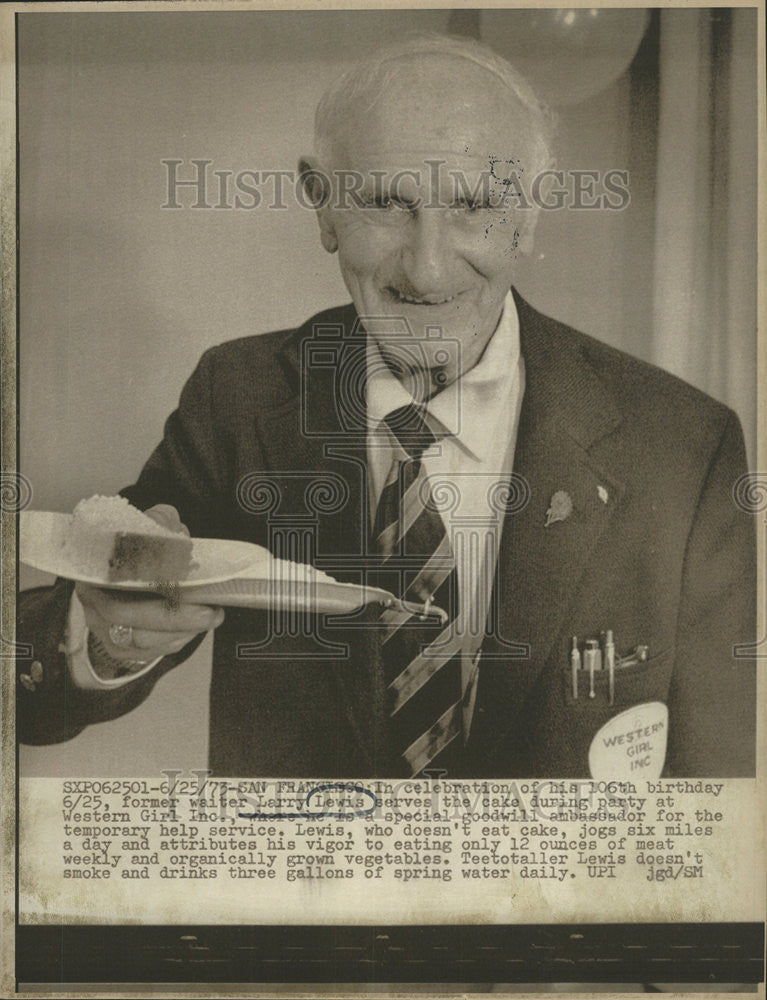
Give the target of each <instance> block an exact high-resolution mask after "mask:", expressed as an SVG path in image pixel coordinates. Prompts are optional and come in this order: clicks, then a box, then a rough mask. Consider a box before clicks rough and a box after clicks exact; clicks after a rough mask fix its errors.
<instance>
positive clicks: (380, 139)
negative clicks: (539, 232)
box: [331, 56, 537, 172]
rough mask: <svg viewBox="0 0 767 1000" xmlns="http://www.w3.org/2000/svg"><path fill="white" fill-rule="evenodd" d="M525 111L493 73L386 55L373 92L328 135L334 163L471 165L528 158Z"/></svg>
mask: <svg viewBox="0 0 767 1000" xmlns="http://www.w3.org/2000/svg"><path fill="white" fill-rule="evenodd" d="M536 139H537V136H536V134H535V129H534V125H533V122H532V120H531V115H530V113H529V111H528V110H527V109H526V108H525V107H524V106H523V105H522V104H521V102H520V101H519V99H518V98H517V97H516V95H515V94H514V93H513V92H512V91H511V89H510V88H509V87H508V86H507V85H506V84H505V83H504V81H502V80H501V79H500V78H499V77H498V76H497V75H496V74H495V73H493V72H491V71H490V70H488V69H486V68H485V67H483V66H479V65H477V64H475V63H473V62H472V61H471V60H469V59H462V58H458V57H450V58H447V57H443V56H428V57H425V58H421V59H420V60H418V61H417V62H416V61H413V59H412V58H409V59H405V58H402V59H397V60H392V61H391V62H390V63H389V64H388V66H387V71H386V72H385V73H384V74H382V80H381V86H380V89H379V92H377V93H375V94H368V95H364V96H362V97H361V98H360V99H359V100H358V101H357V103H356V104H355V106H353V107H352V108H351V109H350V113H349V114H348V115H347V116H345V118H344V121H343V122H340V123H337V125H336V129H335V134H334V135H333V136H332V143H331V146H332V150H333V154H332V155H333V160H334V163H333V166H335V167H339V168H342V169H348V170H359V171H362V172H365V171H371V170H376V169H390V168H392V167H399V168H403V169H406V168H411V169H417V168H419V167H422V166H423V165H424V163H425V162H426V161H428V160H433V159H435V158H441V159H444V160H445V161H446V162H447V163H448V164H449V165H450V166H453V167H455V168H457V169H466V170H471V171H477V170H480V171H481V170H488V169H490V168H491V167H492V165H493V164H509V163H514V164H517V165H521V166H522V167H524V164H525V162H528V163H530V162H531V160H532V153H533V149H534V146H535V141H536Z"/></svg>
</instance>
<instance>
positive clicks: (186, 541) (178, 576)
mask: <svg viewBox="0 0 767 1000" xmlns="http://www.w3.org/2000/svg"><path fill="white" fill-rule="evenodd" d="M64 547H65V549H66V552H67V556H68V558H69V559H71V561H72V562H73V563H74V564H75V566H76V567H77V568H78V570H80V571H81V572H82V573H83V574H84V575H85V576H89V577H93V578H97V579H104V580H114V581H120V580H147V581H151V582H156V583H160V582H170V581H177V580H185V579H186V577H187V576H188V574H189V570H190V569H191V567H192V539H191V538H189V537H188V536H186V535H182V534H178V533H177V532H174V531H169V530H168V529H167V528H164V527H162V525H160V524H158V523H157V522H156V521H153V520H152V518H151V517H147V516H146V514H142V513H141V511H140V510H138V509H137V508H136V507H133V506H131V504H130V503H128V501H127V500H126V499H125V498H124V497H104V496H92V497H90V498H89V499H87V500H81V501H80V503H78V504H77V506H76V507H75V509H74V513H73V514H72V521H71V524H70V528H69V533H68V536H67V539H66V541H65V543H64Z"/></svg>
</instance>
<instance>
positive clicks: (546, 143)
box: [314, 33, 554, 173]
mask: <svg viewBox="0 0 767 1000" xmlns="http://www.w3.org/2000/svg"><path fill="white" fill-rule="evenodd" d="M433 55H436V56H448V57H452V58H453V59H464V60H468V61H469V62H472V63H474V64H475V65H477V66H480V67H482V69H485V70H487V71H488V72H489V73H491V74H492V75H493V76H495V77H496V79H498V80H499V81H500V82H501V84H502V85H503V86H504V87H505V88H506V89H507V90H508V91H509V94H510V96H511V98H512V100H513V101H514V102H515V103H516V104H517V105H518V106H519V108H520V110H521V112H522V114H523V115H524V117H525V119H526V123H527V125H528V127H529V132H530V139H529V141H530V146H531V148H530V150H529V152H530V161H529V163H528V164H526V168H527V169H528V170H529V171H530V172H531V173H535V172H536V171H540V170H543V169H545V168H546V167H548V166H550V164H551V149H550V143H551V136H552V133H553V128H554V117H553V115H552V113H551V112H550V111H549V109H548V108H547V107H546V106H545V105H544V104H543V103H542V102H541V101H539V100H538V98H537V97H536V95H535V92H534V91H533V89H532V87H531V86H530V85H529V84H528V82H527V81H526V80H525V79H524V77H523V76H522V75H521V74H520V73H519V72H518V71H517V70H516V69H515V68H514V67H513V66H512V65H511V63H509V62H507V61H506V59H504V58H503V57H502V56H499V55H498V54H497V53H495V52H493V50H492V49H490V48H488V47H487V46H486V45H483V44H482V43H481V42H477V41H474V39H470V38H459V37H457V36H449V35H439V34H434V33H429V34H419V35H411V36H408V37H407V38H405V39H403V40H401V41H398V42H395V43H393V44H391V45H387V46H385V47H384V48H382V49H379V50H378V51H377V52H374V53H373V54H372V55H370V56H367V57H366V58H364V59H363V60H361V61H360V62H359V63H357V64H356V65H354V66H353V67H352V68H351V69H349V70H347V71H346V72H345V73H344V74H342V75H341V76H340V77H338V78H337V79H336V80H334V81H333V83H331V85H330V86H329V87H328V89H327V90H326V91H325V93H324V94H323V95H322V97H321V98H320V102H319V104H318V105H317V110H316V112H315V117H314V148H315V153H316V154H317V156H318V157H319V158H320V159H321V160H322V161H323V162H324V164H325V165H326V166H329V165H330V160H331V156H332V146H333V140H334V138H336V137H337V136H338V134H339V132H340V131H341V128H342V126H343V123H344V121H345V119H346V118H347V116H348V114H349V113H350V111H352V109H354V110H356V111H359V109H360V107H361V108H362V109H363V111H369V110H370V109H372V108H373V107H374V106H375V104H376V102H377V101H378V100H380V99H381V98H382V97H384V96H385V94H386V91H387V90H388V87H389V85H390V84H391V83H392V82H393V81H394V79H395V78H396V76H397V73H398V67H397V65H396V63H397V62H398V61H400V60H402V59H406V58H417V57H419V56H420V57H423V56H433Z"/></svg>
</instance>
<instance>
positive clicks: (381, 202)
mask: <svg viewBox="0 0 767 1000" xmlns="http://www.w3.org/2000/svg"><path fill="white" fill-rule="evenodd" d="M362 204H363V205H364V206H365V208H378V209H384V210H387V211H394V210H400V211H406V210H407V205H405V204H404V203H403V202H401V201H399V199H397V198H392V197H391V196H390V195H388V194H377V195H368V196H363V198H362Z"/></svg>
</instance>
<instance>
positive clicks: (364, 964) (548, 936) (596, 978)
mask: <svg viewBox="0 0 767 1000" xmlns="http://www.w3.org/2000/svg"><path fill="white" fill-rule="evenodd" d="M16 977H17V980H18V981H19V982H27V983H91V982H92V983H104V982H110V983H120V982H131V983H137V982H155V983H169V982H170V983H198V982H208V983H210V982H216V983H243V982H250V983H278V982H290V983H300V982H304V983H305V982H314V983H331V982H332V983H339V984H341V983H350V984H354V983H376V982H388V983H406V982H407V983H541V982H559V983H564V982H570V983H597V982H600V983H605V982H613V983H653V982H673V983H685V982H687V983H743V984H746V983H758V982H762V981H763V980H764V925H763V924H760V923H718V924H580V925H575V924H556V925H553V924H525V925H517V926H515V925H501V926H499V925H492V926H491V925H476V926H474V925H462V926H419V927H407V926H397V927H348V926H339V927H330V926H326V927H317V926H314V927H272V926H270V927H265V926H255V927H254V926H250V927H243V926H231V927H228V926H202V927H157V926H142V927H135V926H120V927H106V926H98V927H94V926H78V927H74V926H72V927H60V926H59V927H47V926H37V925H36V926H20V927H18V928H17V948H16Z"/></svg>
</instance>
